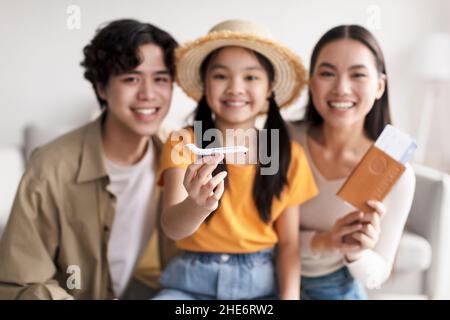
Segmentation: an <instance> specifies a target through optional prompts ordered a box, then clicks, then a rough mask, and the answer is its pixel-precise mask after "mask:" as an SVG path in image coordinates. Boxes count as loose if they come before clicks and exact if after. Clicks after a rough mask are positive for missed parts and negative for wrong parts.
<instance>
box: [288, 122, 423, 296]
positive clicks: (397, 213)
mask: <svg viewBox="0 0 450 320" xmlns="http://www.w3.org/2000/svg"><path fill="white" fill-rule="evenodd" d="M293 131H294V135H293V137H294V138H295V139H296V140H297V141H299V142H300V144H301V145H302V146H303V149H304V150H305V154H306V155H307V158H308V161H309V163H310V166H311V170H312V172H313V174H314V178H315V180H316V184H317V187H318V189H319V194H318V195H317V196H316V197H315V198H312V199H311V200H309V201H308V202H306V203H304V204H302V205H301V219H300V220H301V227H300V229H301V231H300V241H301V254H302V275H303V276H308V277H318V276H323V275H327V274H330V273H332V272H334V271H336V270H338V269H340V268H341V267H343V266H344V265H346V266H347V267H348V269H349V271H350V273H351V274H352V276H353V277H354V278H355V279H357V280H359V281H360V282H361V283H362V284H364V285H365V286H366V287H367V288H369V289H375V288H378V287H380V286H381V284H382V283H383V282H384V281H386V280H387V278H388V277H389V275H390V272H391V269H392V264H393V261H394V257H395V253H396V251H397V248H398V245H399V242H400V238H401V235H402V232H403V229H404V226H405V223H406V219H407V217H408V214H409V211H410V209H411V204H412V200H413V196H414V189H415V181H416V180H415V175H414V171H413V169H412V167H411V166H410V165H406V170H405V172H404V173H403V175H402V176H401V177H400V179H399V180H398V181H397V183H396V184H395V185H394V187H393V188H392V190H391V192H390V193H389V194H388V195H387V197H386V198H385V200H384V201H383V204H384V205H385V207H386V215H385V216H384V218H383V220H382V221H381V233H380V239H379V241H378V243H377V245H376V247H375V248H374V249H373V250H366V251H364V252H363V254H362V256H361V258H359V259H358V260H356V261H354V262H351V263H347V262H346V261H345V259H344V256H343V255H342V254H340V253H334V254H321V255H313V254H312V253H311V239H312V238H313V236H314V234H315V233H316V232H323V231H329V230H330V229H331V228H332V226H333V225H334V223H335V222H336V220H337V219H339V218H341V217H343V216H344V215H346V214H348V213H349V212H351V211H355V209H354V208H353V207H352V206H350V205H348V204H347V203H345V202H344V201H343V200H342V199H341V198H339V197H338V196H336V193H337V191H338V190H339V188H340V187H341V186H342V184H343V183H344V182H345V180H346V178H342V179H337V180H327V179H325V178H324V177H323V176H322V175H321V174H320V172H319V171H318V169H317V168H316V166H315V164H314V162H313V161H312V159H311V154H310V152H309V148H308V144H307V140H306V137H307V126H306V125H305V124H301V125H295V129H294V130H293Z"/></svg>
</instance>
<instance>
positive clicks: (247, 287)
mask: <svg viewBox="0 0 450 320" xmlns="http://www.w3.org/2000/svg"><path fill="white" fill-rule="evenodd" d="M274 257H275V251H274V249H273V248H271V249H266V250H262V251H259V252H255V253H239V254H221V253H198V252H187V251H186V252H184V253H183V254H182V255H181V256H179V257H177V258H175V259H174V260H173V261H172V262H171V263H170V264H169V265H168V266H167V268H166V270H165V271H164V272H163V274H162V276H161V280H160V282H161V287H162V290H161V291H160V293H159V294H157V295H156V296H155V297H154V299H155V300H216V299H219V300H237V299H244V300H250V299H277V297H278V286H277V282H276V277H275V265H274Z"/></svg>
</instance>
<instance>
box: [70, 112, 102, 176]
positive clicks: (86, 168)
mask: <svg viewBox="0 0 450 320" xmlns="http://www.w3.org/2000/svg"><path fill="white" fill-rule="evenodd" d="M105 115H106V114H105V113H103V114H102V115H100V116H99V117H98V118H97V120H95V121H94V122H92V123H91V124H90V125H88V127H87V128H86V132H85V135H84V139H83V146H82V151H81V165H80V171H79V172H78V176H77V182H78V183H83V182H88V181H92V180H96V179H99V178H104V177H107V176H108V173H107V171H106V168H105V161H104V152H103V143H102V124H103V122H104V119H105Z"/></svg>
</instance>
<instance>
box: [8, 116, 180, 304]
mask: <svg viewBox="0 0 450 320" xmlns="http://www.w3.org/2000/svg"><path fill="white" fill-rule="evenodd" d="M102 119H103V117H100V118H98V119H97V120H96V121H95V122H92V123H90V124H87V125H86V126H84V127H81V128H79V129H77V130H75V131H73V132H70V133H68V134H66V135H64V136H62V137H60V138H58V139H57V140H55V141H53V142H51V143H49V144H47V145H46V146H44V147H42V148H39V149H37V150H36V151H35V152H34V153H33V155H32V157H31V160H30V162H29V165H28V167H27V169H26V172H25V174H24V176H23V177H22V181H21V183H20V186H19V189H18V191H17V194H16V198H15V201H14V204H13V208H12V212H11V215H10V218H9V221H8V224H7V226H6V229H5V231H4V234H3V236H2V239H1V242H0V299H72V298H74V299H111V298H114V293H113V287H112V282H111V276H110V272H109V266H108V261H107V246H108V240H109V236H110V230H111V227H112V224H113V220H114V214H115V204H116V199H115V196H114V195H113V194H112V193H111V192H110V191H109V190H108V185H109V178H108V175H107V172H106V169H105V165H104V161H103V150H102V142H101V127H102V121H103V120H102ZM153 142H154V143H153V145H154V148H155V154H156V155H159V154H160V149H161V142H160V141H159V139H157V138H153ZM156 158H158V157H156ZM156 187H157V186H156V185H155V188H156ZM154 194H155V195H154V196H153V200H152V203H153V204H154V205H155V206H158V209H159V208H160V192H154ZM157 212H160V210H158V211H157ZM158 220H159V219H158ZM157 225H158V226H159V223H157ZM158 229H159V228H158ZM155 231H157V232H153V236H152V239H151V240H150V243H149V246H148V248H147V249H146V251H145V254H144V256H143V258H142V261H141V263H140V265H139V266H138V268H137V272H136V277H137V278H138V279H140V280H141V281H144V282H146V283H147V284H148V285H149V286H151V287H152V288H157V286H158V277H159V273H160V269H161V266H162V265H165V264H166V262H167V261H168V259H169V257H170V256H171V255H172V253H175V252H176V249H174V246H173V243H172V242H171V241H168V240H167V239H165V238H163V237H162V232H159V230H155Z"/></svg>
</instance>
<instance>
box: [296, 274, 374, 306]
mask: <svg viewBox="0 0 450 320" xmlns="http://www.w3.org/2000/svg"><path fill="white" fill-rule="evenodd" d="M300 291H301V299H302V300H367V294H366V292H365V291H364V288H363V287H362V286H361V284H360V283H359V282H358V281H356V280H355V279H354V278H353V277H352V275H351V274H350V272H349V271H348V269H347V267H343V268H341V269H339V270H337V271H334V272H332V273H330V274H327V275H324V276H320V277H304V276H302V280H301V290H300Z"/></svg>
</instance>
